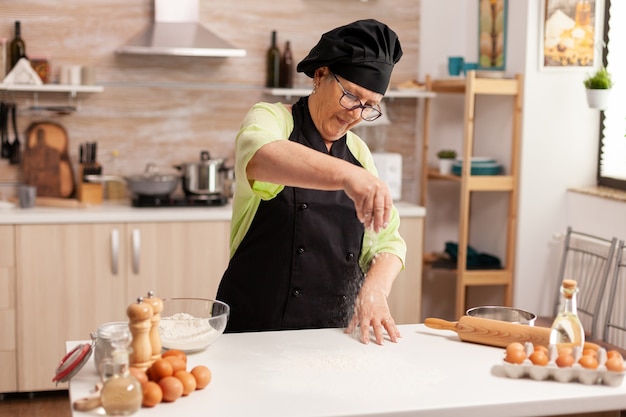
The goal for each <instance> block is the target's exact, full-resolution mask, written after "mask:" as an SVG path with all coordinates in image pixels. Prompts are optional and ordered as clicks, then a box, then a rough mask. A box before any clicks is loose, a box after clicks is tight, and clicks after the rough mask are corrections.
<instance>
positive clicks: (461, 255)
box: [421, 71, 522, 317]
mask: <svg viewBox="0 0 626 417" xmlns="http://www.w3.org/2000/svg"><path fill="white" fill-rule="evenodd" d="M427 84H429V88H430V89H431V90H432V91H434V92H436V93H437V94H463V95H464V97H465V103H464V111H463V136H462V138H461V140H462V148H463V151H462V154H461V158H462V161H463V165H462V170H461V173H460V175H453V174H441V173H440V172H438V170H437V169H432V168H430V167H429V166H428V150H429V147H430V144H429V135H428V134H425V135H424V138H423V142H422V186H421V205H422V206H424V207H426V208H427V210H436V208H434V207H433V205H432V204H430V205H429V204H428V202H427V201H426V200H427V199H426V196H427V192H428V189H429V187H431V186H432V185H431V184H432V183H433V182H434V181H452V182H454V183H457V184H458V190H459V194H460V205H459V207H458V240H457V242H458V249H459V250H458V258H457V265H456V270H455V271H454V273H455V274H456V302H455V315H456V317H461V316H462V315H463V314H464V313H465V309H466V305H465V304H466V291H467V288H468V287H471V286H501V287H503V290H504V305H507V306H510V305H511V303H512V299H513V294H512V292H513V270H514V262H515V242H516V227H517V200H518V181H519V155H520V126H521V113H522V77H521V75H517V76H516V77H515V78H512V79H494V78H478V77H476V72H475V71H469V72H468V74H467V76H466V78H465V79H455V80H432V81H431V80H428V81H427ZM481 95H492V96H500V97H508V98H512V102H513V105H512V107H511V113H510V114H511V120H512V122H511V125H512V131H511V136H510V138H509V139H506V140H508V141H509V143H508V144H507V146H509V147H510V157H509V166H508V170H507V173H506V174H503V175H476V174H474V175H472V174H471V171H470V167H471V165H472V164H471V162H470V161H471V160H472V157H474V156H475V155H474V143H475V141H474V128H475V126H474V121H475V116H476V114H475V104H476V98H477V97H478V96H481ZM485 192H488V193H489V192H490V193H494V192H499V193H503V194H505V195H506V198H507V200H508V201H507V206H508V213H507V214H506V230H505V231H504V233H506V238H505V241H506V248H505V249H504V259H503V267H502V268H501V269H471V270H468V269H467V266H466V261H467V250H466V248H467V245H469V244H470V240H471V239H470V233H469V229H470V227H469V225H470V217H471V216H476V215H477V214H478V213H476V211H474V212H472V210H471V208H472V207H471V204H470V203H471V202H472V196H474V195H476V194H478V193H485Z"/></svg>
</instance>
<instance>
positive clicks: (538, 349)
mask: <svg viewBox="0 0 626 417" xmlns="http://www.w3.org/2000/svg"><path fill="white" fill-rule="evenodd" d="M533 350H534V351H535V352H543V353H545V354H546V356H547V355H548V348H547V347H545V346H543V345H536V346H535V347H534V349H533Z"/></svg>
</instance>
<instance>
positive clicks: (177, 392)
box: [159, 376, 183, 402]
mask: <svg viewBox="0 0 626 417" xmlns="http://www.w3.org/2000/svg"><path fill="white" fill-rule="evenodd" d="M159 386H160V387H161V390H162V391H163V401H165V402H174V401H176V400H177V399H179V398H180V397H181V396H182V395H183V383H182V382H180V379H178V378H176V377H174V376H166V377H165V378H162V379H161V380H160V381H159Z"/></svg>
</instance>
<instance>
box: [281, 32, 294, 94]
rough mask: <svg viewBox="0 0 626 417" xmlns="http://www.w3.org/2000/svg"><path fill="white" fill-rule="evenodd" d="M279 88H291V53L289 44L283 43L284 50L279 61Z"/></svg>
mask: <svg viewBox="0 0 626 417" xmlns="http://www.w3.org/2000/svg"><path fill="white" fill-rule="evenodd" d="M279 85H280V86H281V87H285V88H291V87H293V54H292V53H291V43H290V42H289V41H287V42H285V49H284V50H283V55H282V57H281V59H280V83H279Z"/></svg>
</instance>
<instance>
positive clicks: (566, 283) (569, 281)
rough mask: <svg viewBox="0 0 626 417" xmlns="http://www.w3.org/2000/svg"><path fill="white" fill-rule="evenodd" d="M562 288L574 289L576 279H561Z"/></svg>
mask: <svg viewBox="0 0 626 417" xmlns="http://www.w3.org/2000/svg"><path fill="white" fill-rule="evenodd" d="M563 288H565V289H566V290H570V291H572V290H575V289H576V281H574V280H573V279H564V280H563Z"/></svg>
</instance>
